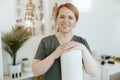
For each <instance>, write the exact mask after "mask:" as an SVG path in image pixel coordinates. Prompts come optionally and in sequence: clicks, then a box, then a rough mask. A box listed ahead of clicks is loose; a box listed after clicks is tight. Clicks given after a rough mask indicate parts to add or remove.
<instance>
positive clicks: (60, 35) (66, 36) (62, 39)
mask: <svg viewBox="0 0 120 80" xmlns="http://www.w3.org/2000/svg"><path fill="white" fill-rule="evenodd" d="M56 36H57V38H58V40H59V42H60V44H63V43H65V42H69V41H71V39H72V38H73V34H72V33H66V34H64V33H60V32H57V33H56Z"/></svg>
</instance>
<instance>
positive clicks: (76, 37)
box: [73, 35, 85, 41]
mask: <svg viewBox="0 0 120 80" xmlns="http://www.w3.org/2000/svg"><path fill="white" fill-rule="evenodd" d="M73 39H74V40H78V41H85V38H83V37H81V36H78V35H74V38H73Z"/></svg>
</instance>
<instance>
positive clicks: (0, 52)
mask: <svg viewBox="0 0 120 80" xmlns="http://www.w3.org/2000/svg"><path fill="white" fill-rule="evenodd" d="M0 30H1V28H0ZM2 63H3V60H2V46H1V33H0V80H3V64H2Z"/></svg>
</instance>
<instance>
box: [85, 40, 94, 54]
mask: <svg viewBox="0 0 120 80" xmlns="http://www.w3.org/2000/svg"><path fill="white" fill-rule="evenodd" d="M83 44H84V45H85V47H86V48H87V49H88V50H89V52H90V53H91V54H92V52H91V49H90V47H89V45H88V42H87V41H86V39H83Z"/></svg>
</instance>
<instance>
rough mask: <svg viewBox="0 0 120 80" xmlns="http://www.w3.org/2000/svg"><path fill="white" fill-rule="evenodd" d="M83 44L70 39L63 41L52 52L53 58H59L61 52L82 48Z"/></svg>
mask: <svg viewBox="0 0 120 80" xmlns="http://www.w3.org/2000/svg"><path fill="white" fill-rule="evenodd" d="M84 49H85V46H84V45H83V44H81V43H78V42H75V41H70V42H66V43H63V44H61V45H59V46H58V47H57V49H56V50H55V51H54V52H53V54H54V56H55V58H56V59H57V58H59V57H60V56H61V55H62V54H63V53H65V52H67V51H71V50H84Z"/></svg>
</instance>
